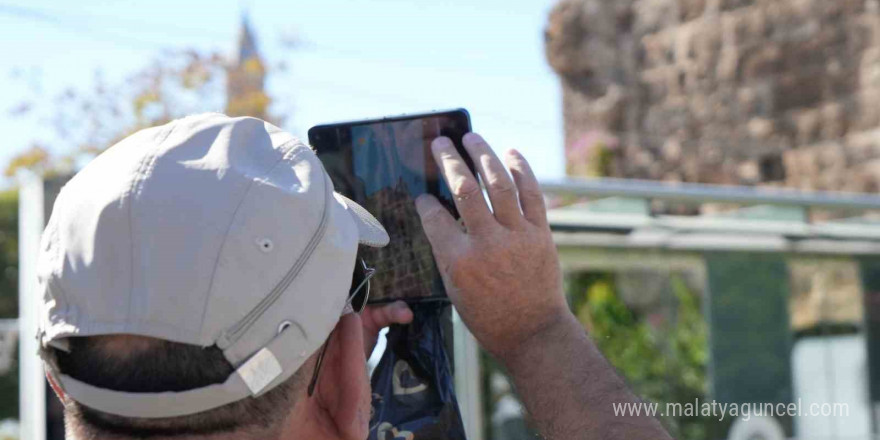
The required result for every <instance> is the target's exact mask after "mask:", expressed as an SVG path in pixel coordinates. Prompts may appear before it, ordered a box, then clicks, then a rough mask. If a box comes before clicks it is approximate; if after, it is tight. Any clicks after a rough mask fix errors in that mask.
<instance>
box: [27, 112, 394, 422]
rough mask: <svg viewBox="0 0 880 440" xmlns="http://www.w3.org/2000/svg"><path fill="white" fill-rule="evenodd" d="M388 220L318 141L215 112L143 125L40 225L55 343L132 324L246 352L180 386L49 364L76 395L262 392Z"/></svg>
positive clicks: (152, 399)
mask: <svg viewBox="0 0 880 440" xmlns="http://www.w3.org/2000/svg"><path fill="white" fill-rule="evenodd" d="M387 243H388V234H387V233H386V232H385V230H384V229H383V228H382V226H381V225H380V224H379V222H378V221H377V220H376V219H375V218H373V217H372V216H371V215H370V214H369V213H368V212H367V211H366V210H365V209H363V208H362V207H360V206H358V205H357V204H355V203H354V202H352V201H351V200H349V199H346V198H345V197H343V196H341V195H339V194H337V193H335V192H334V191H333V184H332V183H331V181H330V178H329V176H328V175H327V173H326V172H325V171H324V168H323V166H322V165H321V162H320V161H319V160H318V158H317V157H316V156H315V154H314V152H313V151H312V150H311V148H309V147H308V146H307V145H305V144H303V143H302V142H301V141H299V140H298V139H296V138H295V137H293V136H292V135H290V134H288V133H286V132H284V131H282V130H281V129H279V128H277V127H275V126H273V125H271V124H269V123H267V122H265V121H262V120H259V119H255V118H230V117H227V116H225V115H222V114H217V113H211V114H201V115H195V116H190V117H186V118H183V119H180V120H176V121H173V122H171V123H168V124H166V125H163V126H160V127H154V128H149V129H146V130H142V131H139V132H137V133H135V134H133V135H131V136H129V137H128V138H126V139H124V140H122V141H121V142H119V143H118V144H116V145H114V146H113V147H111V148H110V149H108V150H107V151H106V152H104V153H103V154H101V155H100V156H98V157H97V158H95V159H94V160H93V161H92V162H90V163H89V164H88V165H87V166H86V167H85V168H83V170H82V171H80V172H79V173H78V174H77V175H76V176H74V177H73V179H71V180H70V182H68V183H67V185H65V186H64V188H63V189H62V191H61V193H60V194H59V196H58V198H57V200H56V202H55V206H54V208H53V210H52V216H51V218H50V219H49V222H48V225H47V226H46V230H45V232H44V234H43V240H42V243H41V249H40V257H39V278H40V286H41V289H42V292H43V308H42V310H41V329H40V334H39V337H40V339H41V342H42V343H43V344H44V345H52V346H54V347H56V348H58V349H61V350H69V344H67V338H70V337H78V336H93V335H112V334H133V335H140V336H149V337H153V338H160V339H165V340H169V341H173V342H179V343H184V344H192V345H197V346H202V347H208V346H217V347H218V348H220V349H221V350H223V353H224V355H225V357H226V359H227V360H228V361H229V362H230V363H231V364H232V366H233V367H235V372H234V373H233V374H232V375H230V376H229V378H228V379H227V380H226V381H225V382H224V383H222V384H216V385H211V386H207V387H204V388H198V389H193V390H188V391H182V392H160V393H130V392H120V391H114V390H108V389H102V388H98V387H95V386H92V385H89V384H87V383H83V382H81V381H78V380H76V379H74V378H72V377H69V376H67V375H65V374H62V372H60V371H58V370H57V369H56V368H55V367H54V366H53V365H51V364H50V363H48V362H47V363H46V367H47V369H48V371H49V374H51V375H52V376H53V377H54V379H55V380H56V382H57V383H58V384H59V385H60V386H61V387H62V388H63V389H64V391H65V392H66V393H67V394H68V395H69V396H70V397H71V398H72V399H74V400H76V401H78V402H80V403H81V404H83V405H85V406H88V407H91V408H94V409H97V410H99V411H103V412H106V413H111V414H117V415H122V416H128V417H147V418H151V417H173V416H180V415H186V414H193V413H198V412H202V411H206V410H209V409H212V408H216V407H219V406H222V405H225V404H227V403H231V402H234V401H236V400H240V399H243V398H246V397H249V396H259V395H261V394H262V393H265V392H266V391H268V390H270V389H272V388H273V387H275V386H277V385H278V384H280V383H281V382H283V381H284V380H286V379H288V378H289V377H291V376H292V375H293V374H294V373H295V372H296V370H297V369H298V368H299V367H300V366H301V365H302V364H303V363H304V362H305V361H306V359H307V358H308V357H309V356H310V355H312V353H314V352H315V351H316V350H317V349H318V348H319V347H320V346H321V344H322V343H323V342H324V340H325V339H326V338H327V337H328V335H329V334H330V332H331V330H332V329H333V328H334V327H335V325H336V323H337V321H338V320H339V317H340V315H341V314H342V313H343V311H344V308H345V303H346V299H347V294H348V290H349V288H350V284H351V276H352V273H353V268H354V264H355V258H356V253H357V247H358V244H363V245H367V246H384V245H385V244H387Z"/></svg>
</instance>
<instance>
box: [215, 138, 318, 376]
mask: <svg viewBox="0 0 880 440" xmlns="http://www.w3.org/2000/svg"><path fill="white" fill-rule="evenodd" d="M301 151H309V150H308V149H306V150H301ZM290 159H292V158H288V160H290ZM315 159H316V160H317V158H315ZM318 164H319V165H320V166H321V167H322V168H321V171H322V172H321V175H322V176H323V180H324V185H323V194H324V205H323V206H322V214H321V222H320V223H319V224H318V228H317V229H316V230H315V231H314V232H313V233H312V238H311V240H310V241H309V243H308V245H307V246H306V248H305V249H304V250H303V253H302V254H300V255H299V257H298V258H297V260H296V262H295V263H294V265H293V266H292V267H291V268H290V269H289V270H288V272H287V273H286V274H285V275H284V277H283V278H282V279H281V280H280V281H279V282H278V283H277V284H276V286H275V287H274V288H273V289H272V291H271V292H269V294H268V295H267V296H265V297H263V299H261V300H260V302H259V303H257V305H256V306H254V308H253V309H251V310H250V311H249V312H248V313H247V315H245V316H244V317H243V318H241V319H240V320H239V321H238V322H237V323H235V324H234V325H233V326H232V327H230V328H228V329H227V330H226V331H224V333H223V334H221V336H220V338H219V339H218V342H217V345H218V347H220V348H221V349H223V350H224V353H227V350H228V349H230V348H231V347H233V346H235V345H236V344H237V343H238V341H239V340H240V339H241V337H242V336H243V335H244V334H246V333H247V332H248V331H249V330H250V328H251V327H253V325H254V324H255V323H256V322H258V321H259V320H260V319H261V318H262V317H263V315H264V314H265V312H266V310H267V309H268V308H269V307H271V305H272V304H273V303H274V302H275V301H276V300H277V299H278V297H279V296H280V295H281V294H282V293H283V292H284V291H285V290H286V289H287V287H288V286H289V285H290V283H291V282H292V281H293V280H294V279H295V278H296V276H297V275H298V274H299V272H300V271H301V270H302V268H303V267H304V266H305V265H306V264H307V263H308V262H309V258H310V257H311V255H312V253H313V251H314V250H315V248H316V247H317V246H318V244H319V243H320V241H321V240H322V238H323V236H324V232H325V231H326V229H327V222H328V221H329V215H330V203H331V202H330V199H331V198H332V196H331V191H329V188H328V184H329V182H330V177H329V175H327V172H326V171H324V169H323V165H322V164H321V163H320V161H318ZM279 289H280V290H279ZM267 301H268V302H267ZM306 337H307V338H308V335H306ZM226 357H227V359H230V358H229V356H228V355H227V356H226Z"/></svg>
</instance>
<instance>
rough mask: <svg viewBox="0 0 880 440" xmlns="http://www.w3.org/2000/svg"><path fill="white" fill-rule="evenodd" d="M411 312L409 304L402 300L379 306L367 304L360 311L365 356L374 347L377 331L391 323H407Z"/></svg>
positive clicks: (377, 337)
mask: <svg viewBox="0 0 880 440" xmlns="http://www.w3.org/2000/svg"><path fill="white" fill-rule="evenodd" d="M412 319H413V314H412V310H410V309H409V306H407V305H406V303H405V302H403V301H395V302H393V303H391V304H385V305H381V306H367V308H365V309H364V311H363V313H361V322H362V323H363V327H364V352H365V353H366V355H367V358H369V357H370V355H371V354H372V353H373V349H374V348H376V341H377V340H378V339H379V332H380V331H381V330H382V329H383V328H385V327H388V326H389V325H391V324H409V323H410V322H412Z"/></svg>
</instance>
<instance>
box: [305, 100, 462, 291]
mask: <svg viewBox="0 0 880 440" xmlns="http://www.w3.org/2000/svg"><path fill="white" fill-rule="evenodd" d="M449 125H450V121H449V120H447V119H445V118H443V117H432V118H426V119H413V120H403V121H390V122H380V123H373V124H365V125H354V126H342V127H339V128H337V129H336V133H335V139H336V140H337V142H338V145H339V146H340V147H341V148H340V149H339V150H337V151H333V152H330V151H328V149H327V148H322V147H321V145H317V147H318V152H319V154H320V155H321V159H322V161H323V162H324V165H325V167H326V168H327V171H328V172H329V173H330V176H331V178H332V179H333V183H334V186H335V188H336V190H337V191H339V192H341V193H343V194H345V195H346V196H348V197H351V198H352V199H354V200H355V201H357V202H358V203H360V204H361V205H363V206H364V208H366V209H367V210H368V211H370V212H371V213H372V214H373V215H375V216H376V218H377V219H378V220H379V221H380V222H381V223H382V225H383V226H385V229H386V230H387V231H388V235H389V236H390V237H391V241H390V243H389V244H388V246H386V247H384V248H381V249H375V248H362V250H361V256H362V257H363V258H364V260H365V261H367V264H368V265H371V266H375V267H376V269H377V274H376V276H375V277H374V278H373V280H372V283H371V293H370V297H371V301H381V300H387V299H391V298H426V297H439V296H443V295H445V294H444V290H443V285H442V282H441V281H440V277H439V273H438V271H437V268H436V265H435V263H434V258H433V255H432V253H431V246H430V243H429V242H428V239H427V237H426V236H425V233H424V231H423V230H422V225H421V222H420V220H419V216H418V213H417V212H416V208H415V198H416V197H418V196H419V195H421V194H424V193H430V194H433V195H435V196H436V197H437V198H438V199H439V200H440V201H441V203H443V204H444V205H446V206H447V207H449V208H452V207H453V206H454V205H453V202H452V195H451V193H450V191H449V189H448V187H447V186H446V184H445V183H444V182H443V180H442V177H441V176H440V174H439V172H438V169H437V166H436V165H435V164H434V161H433V158H432V157H431V152H430V151H431V150H430V143H431V141H432V140H433V139H434V138H436V137H437V136H440V135H441V134H442V135H446V136H450V135H451V136H456V135H457V136H458V139H459V140H460V139H461V135H462V134H463V132H462V133H450V132H449V130H448V126H449ZM322 150H323V152H322Z"/></svg>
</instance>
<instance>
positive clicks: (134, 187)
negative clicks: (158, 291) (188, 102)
mask: <svg viewBox="0 0 880 440" xmlns="http://www.w3.org/2000/svg"><path fill="white" fill-rule="evenodd" d="M178 125H179V124H177V121H174V122H172V123H169V124H168V128H167V129H166V130H165V136H163V137H162V140H161V141H159V142H157V143H156V147H155V149H154V150H153V151H152V154H145V155H144V157H142V158H141V161H140V163H139V164H138V168H137V170H135V174H134V178H133V179H132V180H131V185H130V186H129V188H128V192H127V193H126V194H124V195H123V198H124V199H128V240H129V241H128V242H129V248H130V249H131V259H130V261H129V263H130V264H131V266H130V267H131V270H130V272H129V274H130V275H129V276H130V278H129V284H130V286H129V290H128V312H127V313H126V317H127V318H126V325H125V326H126V327H128V320H130V319H131V310H132V304H133V301H132V298H133V297H134V278H135V264H134V254H135V252H134V220H133V217H134V214H133V213H132V210H133V205H134V198H133V197H132V194H135V193H140V192H141V191H142V189H143V185H142V183H143V181H144V176H145V174H144V173H143V172H144V171H145V167H150V166H152V165H153V164H155V162H156V158H157V157H158V156H159V150H161V148H162V145H164V144H165V141H167V140H168V138H169V137H170V136H171V133H173V132H174V129H175V128H177V126H178ZM148 161H149V165H147V162H148Z"/></svg>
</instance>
